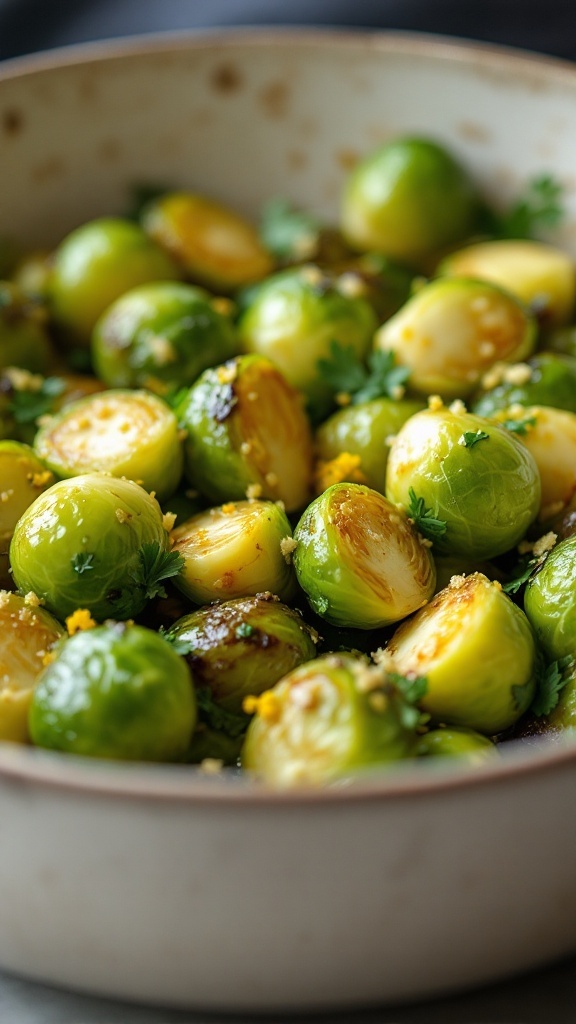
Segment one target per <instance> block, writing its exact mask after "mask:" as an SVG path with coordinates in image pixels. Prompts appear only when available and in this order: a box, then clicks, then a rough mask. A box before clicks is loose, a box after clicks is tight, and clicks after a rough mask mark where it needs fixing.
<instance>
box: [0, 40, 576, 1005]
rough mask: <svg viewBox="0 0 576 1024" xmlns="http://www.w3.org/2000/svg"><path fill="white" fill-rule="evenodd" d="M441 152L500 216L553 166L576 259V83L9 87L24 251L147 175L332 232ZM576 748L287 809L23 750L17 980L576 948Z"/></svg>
mask: <svg viewBox="0 0 576 1024" xmlns="http://www.w3.org/2000/svg"><path fill="white" fill-rule="evenodd" d="M400 133H411V134H426V135H429V136H431V137H433V138H435V139H437V140H439V141H440V142H442V143H445V144H447V145H448V146H449V147H450V148H451V150H452V151H453V152H454V153H455V154H456V155H457V156H458V157H459V158H460V159H462V160H463V161H464V162H465V163H466V164H467V165H468V166H469V167H470V168H471V169H472V170H473V173H474V174H475V176H476V177H477V179H478V181H479V183H480V185H481V186H482V188H483V189H484V191H485V192H486V194H488V195H493V196H499V197H500V198H501V199H502V200H503V201H504V202H505V201H507V200H508V199H509V198H510V197H511V196H513V195H515V194H517V192H518V191H519V189H520V188H521V187H522V184H523V182H525V180H526V178H527V177H529V176H531V175H534V174H536V173H539V172H542V171H543V170H552V171H553V172H554V174H555V175H557V176H558V177H560V178H561V179H562V180H563V181H564V182H565V185H566V188H567V189H568V199H569V216H568V218H567V222H566V226H565V228H564V229H563V232H562V237H561V238H560V239H559V240H560V242H561V244H563V245H565V246H566V247H568V248H569V249H571V250H572V251H576V205H575V202H574V186H575V170H574V169H575V168H576V69H572V68H571V67H570V66H568V65H565V64H562V63H560V62H555V61H553V60H548V59H544V58H537V57H534V56H528V55H521V54H517V53H513V52H510V51H505V50H497V49H492V48H490V47H486V46H475V45H471V44H458V43H454V42H447V41H444V40H441V39H436V38H433V37H428V38H423V37H420V38H419V37H410V36H405V35H398V34H362V33H359V34H350V33H339V32H333V33H327V32H322V33H318V32H305V31H302V32H294V31H285V32H283V31H275V32H273V33H271V32H260V33H254V32H251V31H249V32H236V33H218V34H202V35H196V36H190V37H180V36H179V37H174V36H169V37H164V38H160V39H143V40H137V41H133V42H127V43H122V44H121V45H120V44H106V45H105V46H97V47H81V48H77V49H70V50H67V51H64V50H63V51H60V52H54V53H51V54H48V55H45V56H39V57H35V58H31V59H22V60H18V61H13V62H8V63H6V64H4V65H3V66H1V67H0V135H1V152H2V171H1V176H2V188H1V189H0V225H1V229H2V233H3V234H14V235H15V236H16V237H18V238H19V239H21V240H22V242H23V243H25V244H29V245H33V246H39V245H45V244H48V245H49V244H51V243H53V242H55V241H57V240H58V239H59V238H60V237H61V236H62V235H63V234H64V233H65V232H66V231H67V230H68V229H70V228H72V227H73V226H75V225H76V224H78V223H80V222H82V221H84V220H86V219H88V218H90V217H93V216H96V215H99V214H104V213H109V212H116V211H120V210H122V209H124V208H125V204H126V195H127V190H128V188H129V186H130V184H131V183H134V182H141V181H147V182H166V183H169V184H170V185H175V186H178V185H183V186H192V187H194V188H195V189H196V190H198V191H204V192H207V193H209V194H211V195H213V196H215V197H217V198H221V199H224V200H227V201H228V202H229V203H231V204H233V205H235V206H237V207H238V208H239V209H240V210H243V211H245V212H246V213H248V214H256V212H257V211H258V210H259V209H260V207H261V204H262V202H263V201H264V200H265V199H268V198H271V197H273V196H282V197H286V198H288V199H293V200H295V201H297V202H298V203H299V204H300V205H305V206H306V207H307V208H308V209H310V210H314V211H317V212H318V213H319V214H321V215H322V216H326V217H328V218H331V219H335V217H336V211H337V204H338V198H339V194H340V190H341V187H342V183H343V180H344V177H345V175H346V173H347V172H348V170H349V168H350V167H351V166H352V164H353V163H354V161H355V159H356V158H357V157H358V156H359V155H361V154H363V153H366V152H368V151H369V150H370V149H372V148H374V146H375V145H376V144H377V143H379V142H381V141H384V140H385V139H387V138H390V137H391V136H394V135H397V134H400ZM575 789H576V745H574V744H571V743H569V742H568V741H566V742H565V743H561V744H554V745H552V744H551V743H541V744H536V745H534V746H530V747H529V748H526V747H518V748H512V749H511V750H510V751H509V752H508V753H506V754H505V755H504V756H503V757H502V758H501V759H500V760H499V762H498V763H497V764H496V765H494V764H492V765H489V766H486V767H484V768H483V769H476V770H474V771H471V770H465V769H462V768H458V769H454V768H453V767H449V768H444V767H439V768H435V769H432V770H431V769H429V768H427V767H426V769H425V770H423V769H422V768H421V767H420V766H419V767H418V769H416V768H410V769H401V770H400V769H398V770H393V771H391V772H388V773H387V774H382V775H373V776H370V777H366V778H363V779H359V780H358V781H357V782H355V783H353V784H348V785H342V786H339V787H334V788H331V789H326V790H324V791H319V792H315V791H314V792H312V791H304V792H301V791H295V792H288V793H281V794H277V793H274V792H271V791H269V790H267V789H266V788H265V787H261V786H256V785H253V784H249V783H247V782H246V781H245V780H241V779H237V778H234V777H230V778H228V777H224V778H207V777H204V776H202V775H201V774H199V773H198V772H197V771H195V770H192V769H184V768H181V767H166V768H165V767H162V768H159V767H150V766H148V767H139V766H119V765H111V764H108V763H97V762H91V761H82V760H79V759H74V758H65V757H62V758H61V757H59V756H51V755H48V754H44V753H41V752H39V751H33V750H29V749H25V748H19V747H16V746H11V745H8V744H4V745H3V746H1V747H0V822H1V823H2V850H1V855H0V908H1V913H0V964H1V965H2V967H4V968H6V969H8V970H12V971H15V972H19V973H21V974H24V975H26V976H29V977H32V978H36V979H42V980H44V981H48V982H52V983H56V984H61V985H66V986H70V987H74V988H76V989H82V990H85V991H89V992H94V993H102V994H107V995H112V996H117V997H124V998H127V999H135V1000H139V1001H144V1002H155V1003H163V1004H170V1005H175V1006H185V1007H192V1008H211V1009H215V1008H225V1009H231V1010H248V1009H250V1010H273V1009H277V1010H280V1009H281V1010H288V1009H301V1008H307V1009H311V1008H327V1007H339V1008H344V1007H350V1006H362V1005H369V1004H375V1003H382V1002H385V1001H396V1000H406V999H416V998H423V997H426V996H430V995H433V994H435V993H440V992H447V991H453V990H456V989H458V988H462V987H465V986H472V985H478V984H480V983H482V982H486V981H488V980H489V979H490V980H492V979H495V978H497V977H501V976H503V975H506V974H510V973H512V972H515V971H519V970H524V969H527V968H530V967H532V966H535V965H538V964H542V963H543V962H545V961H548V960H551V959H552V958H555V957H559V956H561V955H564V954H566V953H568V952H569V951H571V950H574V949H576V873H575V872H574V863H575V862H576V812H575V810H574V797H573V794H574V791H575Z"/></svg>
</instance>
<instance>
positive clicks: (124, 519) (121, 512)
mask: <svg viewBox="0 0 576 1024" xmlns="http://www.w3.org/2000/svg"><path fill="white" fill-rule="evenodd" d="M114 514H115V516H116V519H117V520H118V522H119V523H122V525H124V523H129V522H130V520H131V519H132V513H131V512H126V510H125V509H123V508H117V509H115V510H114Z"/></svg>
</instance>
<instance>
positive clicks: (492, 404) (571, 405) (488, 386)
mask: <svg viewBox="0 0 576 1024" xmlns="http://www.w3.org/2000/svg"><path fill="white" fill-rule="evenodd" d="M482 385H483V389H484V390H483V391H480V392H479V393H478V394H477V395H476V396H475V398H474V404H473V406H472V412H475V413H476V414H477V415H478V416H494V414H495V413H496V412H497V411H498V410H499V409H507V408H508V407H509V406H511V405H550V406H553V407H554V408H555V409H568V410H569V411H570V412H576V359H574V358H572V357H571V356H562V355H556V354H555V353H553V352H540V353H538V355H535V356H533V357H532V358H531V359H529V360H528V362H527V363H518V364H512V365H511V366H506V365H504V364H503V363H502V364H500V365H498V366H495V367H494V368H493V370H492V371H488V373H487V374H486V379H485V381H483V382H482Z"/></svg>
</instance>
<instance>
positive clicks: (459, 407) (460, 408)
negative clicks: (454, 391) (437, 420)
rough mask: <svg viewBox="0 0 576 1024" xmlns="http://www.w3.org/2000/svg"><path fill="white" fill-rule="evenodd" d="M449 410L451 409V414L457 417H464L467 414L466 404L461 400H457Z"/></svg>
mask: <svg viewBox="0 0 576 1024" xmlns="http://www.w3.org/2000/svg"><path fill="white" fill-rule="evenodd" d="M448 408H449V409H450V412H451V413H454V415H455V416H463V415H464V413H465V412H466V406H465V405H464V402H463V401H462V399H461V398H457V399H456V400H455V401H454V402H452V403H451V404H450V405H449V406H448Z"/></svg>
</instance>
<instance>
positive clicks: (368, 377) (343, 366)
mask: <svg viewBox="0 0 576 1024" xmlns="http://www.w3.org/2000/svg"><path fill="white" fill-rule="evenodd" d="M366 363H367V365H365V364H364V363H363V362H362V360H361V359H359V358H358V356H357V354H356V352H355V350H354V348H353V347H352V345H342V344H341V343H340V342H339V341H335V340H332V341H331V342H330V356H329V358H328V359H319V360H318V362H317V364H316V365H317V367H318V371H319V373H320V375H321V377H322V379H323V380H324V381H325V382H326V383H327V384H329V385H330V387H331V388H332V390H333V391H335V392H345V393H346V394H348V395H350V397H351V400H352V404H353V405H359V404H360V403H361V402H370V401H372V399H374V398H380V397H381V396H383V395H384V396H385V397H387V398H398V397H401V394H402V393H403V390H404V385H405V384H406V381H407V380H408V377H409V376H410V371H409V370H408V368H407V367H405V366H396V356H395V354H394V352H382V351H380V350H378V349H376V350H374V351H373V352H371V353H370V355H369V356H368V359H367V361H366Z"/></svg>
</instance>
